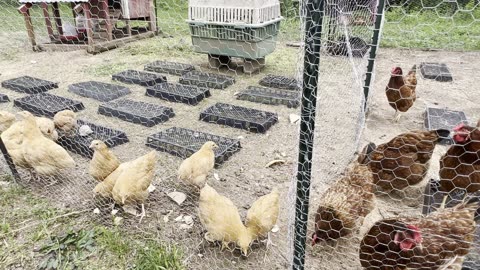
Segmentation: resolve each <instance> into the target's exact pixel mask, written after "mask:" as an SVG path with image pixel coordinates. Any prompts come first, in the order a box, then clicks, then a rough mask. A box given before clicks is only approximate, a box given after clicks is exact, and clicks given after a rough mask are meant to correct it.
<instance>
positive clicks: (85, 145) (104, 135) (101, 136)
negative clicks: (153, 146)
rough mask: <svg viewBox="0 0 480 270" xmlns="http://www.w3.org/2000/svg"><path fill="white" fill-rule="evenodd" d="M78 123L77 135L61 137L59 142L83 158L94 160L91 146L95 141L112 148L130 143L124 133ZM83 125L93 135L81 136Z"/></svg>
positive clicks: (88, 123) (90, 124)
mask: <svg viewBox="0 0 480 270" xmlns="http://www.w3.org/2000/svg"><path fill="white" fill-rule="evenodd" d="M77 123H78V127H77V130H76V132H75V135H73V136H68V137H67V136H60V137H59V138H58V141H57V142H58V144H60V145H61V146H63V147H64V148H65V149H67V150H69V151H71V152H73V153H75V154H78V155H81V156H83V157H86V158H92V156H93V150H92V149H90V144H91V143H92V141H93V140H101V141H103V142H104V143H105V144H106V145H107V146H108V147H110V148H112V147H114V146H117V145H121V144H124V143H127V142H128V138H127V134H125V132H123V131H119V130H115V129H111V128H107V127H103V126H100V125H96V124H93V123H90V122H87V121H84V120H80V119H79V120H77ZM82 125H88V126H89V127H90V128H91V129H92V131H93V133H92V134H90V135H88V136H84V137H82V136H80V135H79V134H78V129H79V128H80V127H81V126H82Z"/></svg>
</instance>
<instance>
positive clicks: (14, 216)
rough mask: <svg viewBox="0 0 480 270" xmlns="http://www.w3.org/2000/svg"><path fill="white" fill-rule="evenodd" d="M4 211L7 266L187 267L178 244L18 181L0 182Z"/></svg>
mask: <svg viewBox="0 0 480 270" xmlns="http://www.w3.org/2000/svg"><path fill="white" fill-rule="evenodd" d="M0 217H1V218H0V265H2V266H4V267H6V269H10V268H21V269H41V270H47V269H48V270H50V269H52V270H53V269H92V270H93V269H95V270H100V269H132V268H131V266H132V265H134V266H135V267H134V268H133V269H138V270H150V269H169V270H170V269H171V270H182V269H185V267H184V266H183V265H182V261H183V252H182V251H181V250H180V249H179V248H178V247H176V246H173V245H166V244H163V243H161V242H156V241H153V240H145V239H150V238H151V235H145V234H144V233H142V232H138V231H123V230H121V229H119V228H117V227H105V226H100V225H98V224H96V223H94V222H92V221H91V220H89V219H88V215H86V214H85V213H84V214H82V215H80V214H79V213H78V212H71V210H70V211H66V210H62V209H58V208H56V207H54V206H52V205H51V204H50V203H49V202H48V201H47V200H45V199H43V198H39V197H38V196H36V195H34V194H33V193H32V192H30V191H29V190H28V189H25V188H23V187H21V186H19V185H16V184H13V183H11V184H10V185H8V186H7V187H0ZM2 269H3V268H2Z"/></svg>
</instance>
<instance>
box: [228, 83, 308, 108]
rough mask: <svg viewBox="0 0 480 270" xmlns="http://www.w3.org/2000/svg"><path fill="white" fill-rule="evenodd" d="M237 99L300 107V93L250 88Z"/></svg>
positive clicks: (256, 87)
mask: <svg viewBox="0 0 480 270" xmlns="http://www.w3.org/2000/svg"><path fill="white" fill-rule="evenodd" d="M237 99H240V100H248V101H252V102H257V103H263V104H271V105H286V106H287V107H289V108H297V107H298V106H299V105H300V92H297V91H288V90H280V89H272V88H266V87H258V86H249V87H247V89H246V90H244V91H242V92H240V93H239V94H238V95H237Z"/></svg>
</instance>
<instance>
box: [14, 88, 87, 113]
mask: <svg viewBox="0 0 480 270" xmlns="http://www.w3.org/2000/svg"><path fill="white" fill-rule="evenodd" d="M13 105H14V106H16V107H19V108H21V109H23V110H26V111H29V112H31V113H33V114H35V115H42V116H48V117H53V116H54V115H55V114H56V113H57V112H60V111H63V110H72V111H74V112H78V111H80V110H83V109H85V107H84V106H83V103H82V102H80V101H76V100H72V99H68V98H64V97H61V96H56V95H52V94H48V93H40V94H35V95H30V96H26V97H23V98H18V99H15V100H14V101H13Z"/></svg>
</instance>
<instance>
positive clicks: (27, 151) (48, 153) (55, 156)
mask: <svg viewBox="0 0 480 270" xmlns="http://www.w3.org/2000/svg"><path fill="white" fill-rule="evenodd" d="M19 115H20V116H22V117H24V118H25V119H24V124H23V142H22V146H21V149H22V154H23V157H24V159H25V161H26V163H27V164H28V166H29V167H31V168H33V169H34V171H35V172H36V173H38V174H39V175H42V176H50V175H55V174H57V173H58V172H59V171H60V170H63V169H69V168H73V167H75V161H74V160H73V158H72V157H71V156H70V155H69V154H68V153H67V151H65V149H63V148H62V147H61V146H60V145H58V144H56V143H55V142H53V141H52V140H50V139H47V138H46V137H45V136H43V134H42V132H41V131H40V129H39V128H38V126H37V123H36V121H35V117H34V116H33V115H32V114H31V113H29V112H26V111H24V112H20V113H19Z"/></svg>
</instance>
